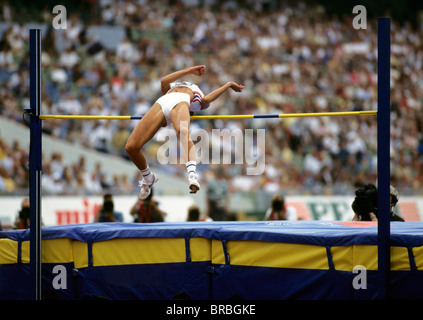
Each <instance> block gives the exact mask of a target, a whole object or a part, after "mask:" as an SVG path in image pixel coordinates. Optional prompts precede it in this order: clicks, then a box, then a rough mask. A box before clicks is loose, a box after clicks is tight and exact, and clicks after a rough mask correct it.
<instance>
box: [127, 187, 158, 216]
mask: <svg viewBox="0 0 423 320" xmlns="http://www.w3.org/2000/svg"><path fill="white" fill-rule="evenodd" d="M153 193H154V192H153V188H152V189H151V190H150V194H149V195H148V197H147V198H146V199H144V200H140V199H138V200H137V201H136V202H135V203H134V205H133V206H132V207H131V209H130V211H129V213H130V214H131V216H133V217H134V222H140V223H149V222H163V221H164V219H165V217H166V213H165V212H164V211H162V210H161V209H160V208H159V203H158V202H157V201H156V200H154V199H153Z"/></svg>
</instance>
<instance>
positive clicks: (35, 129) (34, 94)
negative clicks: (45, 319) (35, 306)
mask: <svg viewBox="0 0 423 320" xmlns="http://www.w3.org/2000/svg"><path fill="white" fill-rule="evenodd" d="M29 44H30V49H29V51H30V104H31V106H30V107H31V114H32V116H31V121H30V159H29V201H30V226H29V228H30V255H29V259H30V280H31V286H30V288H31V296H32V297H33V299H34V300H41V167H42V164H41V136H42V132H41V120H40V119H39V115H40V111H41V30H40V29H31V30H30V31H29Z"/></svg>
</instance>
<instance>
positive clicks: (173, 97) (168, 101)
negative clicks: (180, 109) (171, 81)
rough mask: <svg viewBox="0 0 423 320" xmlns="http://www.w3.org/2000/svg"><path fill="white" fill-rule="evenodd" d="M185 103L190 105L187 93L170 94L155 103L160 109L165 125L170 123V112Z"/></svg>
mask: <svg viewBox="0 0 423 320" xmlns="http://www.w3.org/2000/svg"><path fill="white" fill-rule="evenodd" d="M183 101H185V102H186V103H188V105H189V104H190V96H189V94H187V93H183V92H170V93H167V94H165V95H163V96H161V97H160V98H159V99H157V101H156V102H157V103H158V104H159V105H160V106H161V107H162V111H163V114H164V116H165V118H166V123H167V125H170V124H171V123H172V119H171V118H170V111H172V109H173V108H174V107H175V106H176V105H177V104H178V103H180V102H183Z"/></svg>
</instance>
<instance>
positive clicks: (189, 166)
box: [185, 161, 197, 175]
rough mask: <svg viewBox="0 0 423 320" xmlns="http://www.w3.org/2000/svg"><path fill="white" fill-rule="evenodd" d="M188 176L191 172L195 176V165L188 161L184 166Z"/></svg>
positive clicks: (193, 162)
mask: <svg viewBox="0 0 423 320" xmlns="http://www.w3.org/2000/svg"><path fill="white" fill-rule="evenodd" d="M185 165H186V167H187V172H188V175H189V174H190V173H191V172H194V173H195V174H197V163H196V162H195V161H188V162H187V163H186V164H185Z"/></svg>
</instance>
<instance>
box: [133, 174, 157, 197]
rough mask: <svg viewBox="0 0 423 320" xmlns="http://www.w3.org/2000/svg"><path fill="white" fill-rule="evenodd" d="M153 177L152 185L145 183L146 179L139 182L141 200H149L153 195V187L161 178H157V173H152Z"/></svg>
mask: <svg viewBox="0 0 423 320" xmlns="http://www.w3.org/2000/svg"><path fill="white" fill-rule="evenodd" d="M151 174H152V175H153V181H152V182H151V183H147V182H145V180H144V178H143V179H141V180H140V181H139V182H138V186H139V187H140V188H141V189H140V192H139V193H138V197H139V198H140V199H141V200H145V199H147V197H148V196H149V195H150V193H151V187H152V186H153V184H155V183H156V182H157V181H159V177H158V176H156V174H155V173H151Z"/></svg>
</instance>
